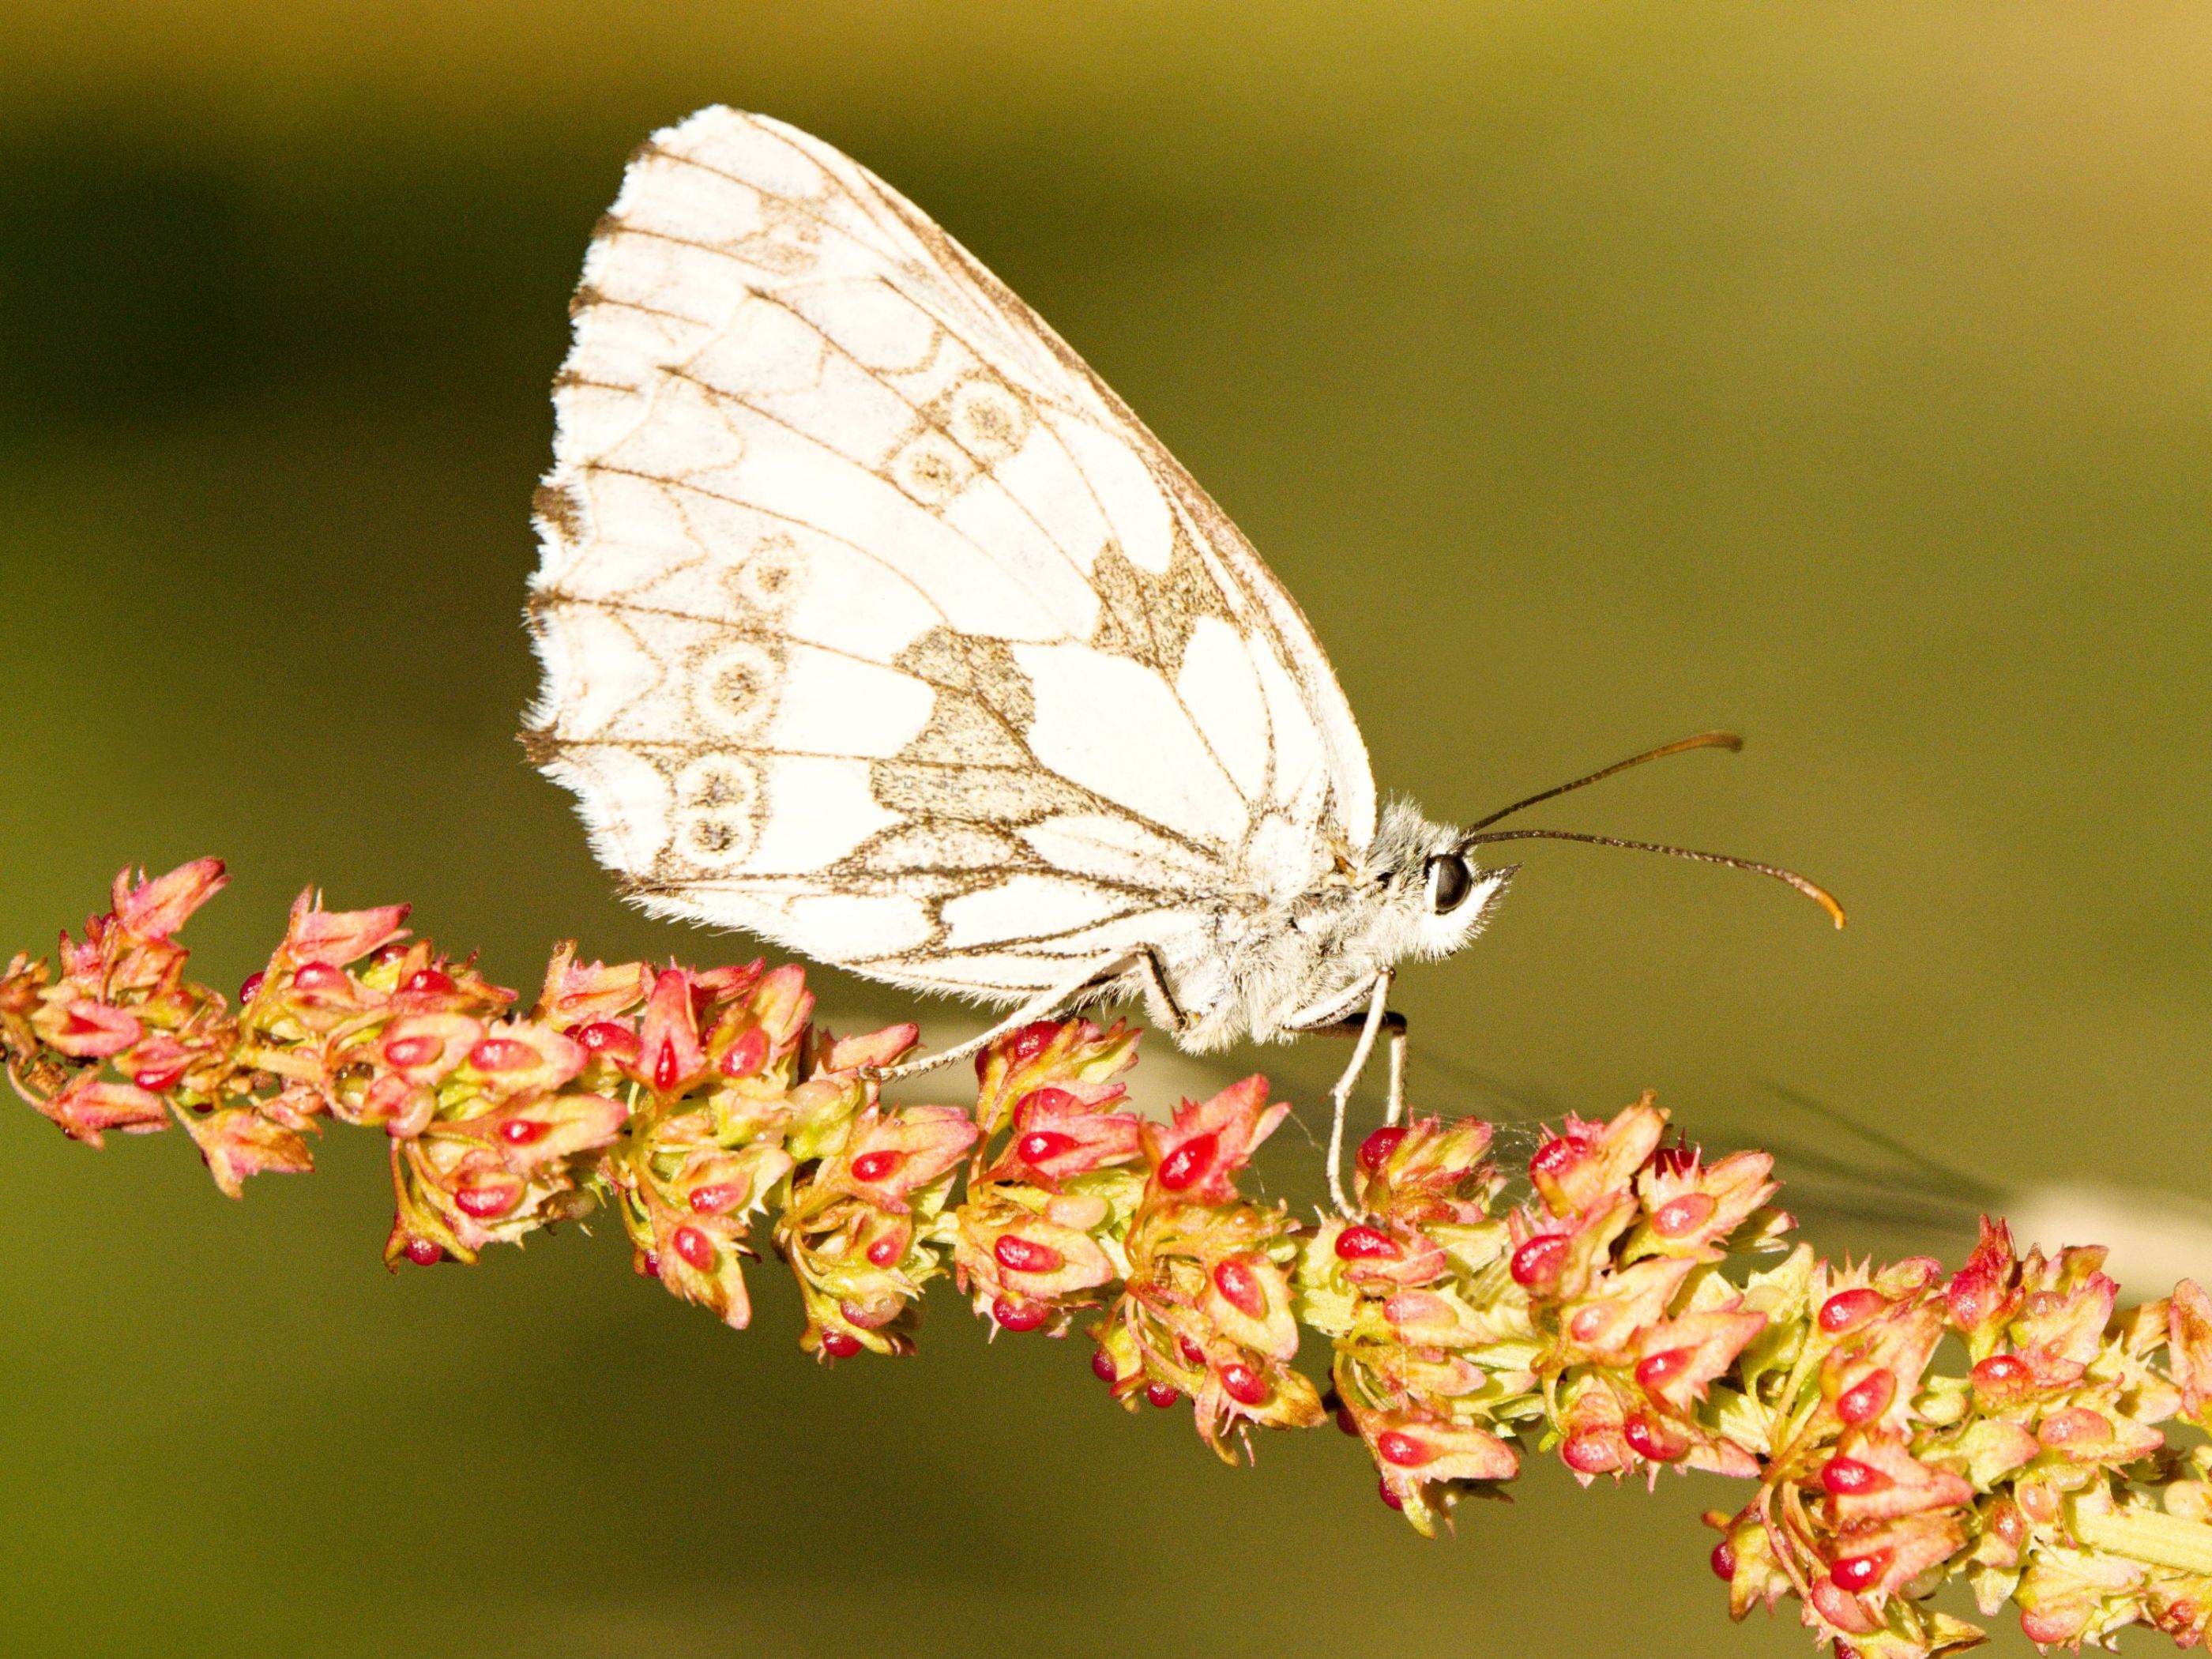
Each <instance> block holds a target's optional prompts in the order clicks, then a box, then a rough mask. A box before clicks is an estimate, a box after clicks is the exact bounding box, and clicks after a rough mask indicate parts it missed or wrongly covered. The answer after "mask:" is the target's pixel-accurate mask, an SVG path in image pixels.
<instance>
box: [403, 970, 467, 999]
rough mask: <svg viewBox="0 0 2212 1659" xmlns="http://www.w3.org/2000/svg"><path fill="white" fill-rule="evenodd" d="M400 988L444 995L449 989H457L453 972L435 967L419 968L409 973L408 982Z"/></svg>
mask: <svg viewBox="0 0 2212 1659" xmlns="http://www.w3.org/2000/svg"><path fill="white" fill-rule="evenodd" d="M399 988H400V989H401V990H403V991H418V992H422V993H424V994H439V995H442V994H445V993H446V992H447V991H451V990H453V989H455V988H456V987H455V986H454V984H453V975H451V974H447V973H441V971H440V970H439V969H435V968H417V969H416V970H415V971H414V972H413V973H411V974H410V975H407V982H406V983H405V984H404V985H402V986H401V987H399Z"/></svg>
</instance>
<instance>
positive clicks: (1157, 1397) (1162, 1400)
mask: <svg viewBox="0 0 2212 1659" xmlns="http://www.w3.org/2000/svg"><path fill="white" fill-rule="evenodd" d="M1145 1398H1146V1399H1147V1400H1149V1401H1152V1404H1154V1405H1155V1406H1158V1407H1159V1408H1160V1409H1161V1410H1163V1411H1165V1410H1166V1409H1167V1408H1168V1407H1170V1406H1172V1405H1174V1404H1175V1402H1176V1401H1178V1400H1180V1399H1182V1390H1181V1389H1178V1388H1176V1385H1175V1384H1174V1383H1146V1384H1145Z"/></svg>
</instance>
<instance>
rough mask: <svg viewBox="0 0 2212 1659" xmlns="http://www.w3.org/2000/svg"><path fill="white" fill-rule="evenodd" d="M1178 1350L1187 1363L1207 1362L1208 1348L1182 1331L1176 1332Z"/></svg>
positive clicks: (1201, 1363) (1199, 1363)
mask: <svg viewBox="0 0 2212 1659" xmlns="http://www.w3.org/2000/svg"><path fill="white" fill-rule="evenodd" d="M1176 1352H1177V1353H1179V1354H1181V1355H1182V1363H1183V1364H1186V1365H1203V1364H1206V1350H1205V1349H1203V1348H1201V1347H1200V1346H1198V1344H1197V1343H1195V1342H1194V1341H1192V1340H1190V1339H1189V1338H1188V1337H1187V1336H1185V1335H1183V1334H1182V1333H1181V1332H1180V1331H1178V1332H1177V1333H1176Z"/></svg>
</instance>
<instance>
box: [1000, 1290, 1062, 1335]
mask: <svg viewBox="0 0 2212 1659" xmlns="http://www.w3.org/2000/svg"><path fill="white" fill-rule="evenodd" d="M1051 1312H1052V1310H1051V1309H1049V1308H1048V1307H1046V1306H1045V1304H1043V1303H1042V1302H1017V1301H1015V1300H1014V1299H1013V1298H1012V1297H1004V1296H1002V1297H999V1298H997V1299H996V1300H995V1301H994V1302H993V1303H992V1304H991V1317H992V1318H994V1319H995V1320H997V1321H998V1322H999V1326H1000V1329H1002V1330H1009V1331H1033V1330H1035V1329H1036V1328H1037V1327H1038V1326H1040V1325H1042V1324H1043V1323H1044V1322H1045V1320H1046V1318H1047V1317H1048V1316H1049V1315H1050V1314H1051Z"/></svg>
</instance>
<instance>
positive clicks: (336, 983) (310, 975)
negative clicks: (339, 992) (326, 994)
mask: <svg viewBox="0 0 2212 1659" xmlns="http://www.w3.org/2000/svg"><path fill="white" fill-rule="evenodd" d="M345 982H346V976H345V969H343V968H333V967H331V964H330V963H327V962H303V963H301V964H300V970H299V971H298V972H297V973H295V974H294V975H292V988H293V989H294V990H295V991H334V990H336V989H337V987H340V986H341V985H343V984H344V983H345Z"/></svg>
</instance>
